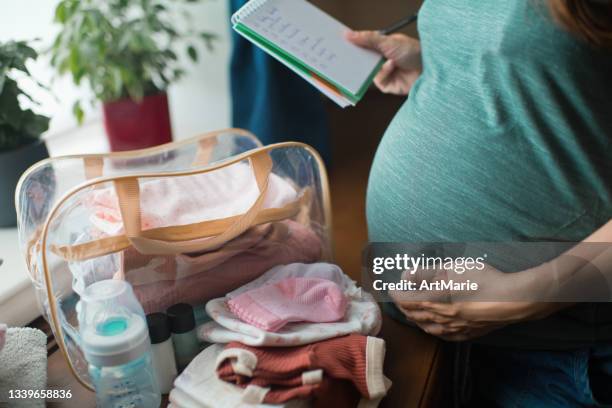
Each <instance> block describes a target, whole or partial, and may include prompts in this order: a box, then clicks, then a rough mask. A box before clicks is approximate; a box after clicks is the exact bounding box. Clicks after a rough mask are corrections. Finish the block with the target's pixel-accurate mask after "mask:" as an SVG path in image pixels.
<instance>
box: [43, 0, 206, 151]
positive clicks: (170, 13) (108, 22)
mask: <svg viewBox="0 0 612 408" xmlns="http://www.w3.org/2000/svg"><path fill="white" fill-rule="evenodd" d="M196 2H198V0H105V1H99V0H61V1H60V2H59V4H58V5H57V8H56V10H55V21H56V22H58V23H59V24H60V25H61V26H62V29H61V31H60V32H59V34H58V35H57V37H56V38H55V41H54V43H53V45H52V48H51V63H52V65H53V66H55V67H56V69H57V70H58V72H59V73H60V74H64V73H69V74H70V75H71V76H72V79H73V81H74V83H75V84H77V85H80V84H82V83H83V82H85V83H86V84H87V85H88V86H89V88H90V89H91V91H92V93H93V100H92V101H90V103H92V104H93V103H95V101H96V100H97V101H101V102H102V105H103V114H104V124H105V128H106V133H107V136H108V137H109V142H110V146H111V149H112V150H130V149H138V148H143V147H148V146H152V145H156V144H161V143H166V142H169V141H170V140H171V139H172V135H171V128H170V116H169V111H168V98H167V94H166V89H167V87H168V85H169V84H171V83H172V82H174V81H176V80H178V79H179V78H180V77H181V76H182V75H183V74H184V71H183V69H181V67H180V65H179V58H178V55H177V54H176V52H175V49H174V48H175V46H176V44H177V43H178V42H182V43H186V44H187V45H186V53H187V55H188V56H189V58H191V59H192V60H193V61H194V62H195V61H197V58H198V52H197V49H196V45H195V41H201V40H204V41H205V43H206V45H207V46H208V47H209V48H210V47H211V42H212V40H213V38H214V35H213V34H211V33H208V32H198V31H195V30H193V29H191V28H189V24H187V23H188V22H187V23H186V22H185V21H183V20H184V19H187V16H186V15H180V14H179V13H178V12H177V11H176V9H177V8H178V9H180V8H183V11H186V10H185V9H184V6H185V5H188V4H189V3H196ZM187 15H188V12H187ZM185 26H186V27H187V28H183V27H185ZM73 112H74V114H75V116H76V117H77V119H78V121H79V122H81V121H82V120H83V105H82V101H77V102H76V103H75V104H74V106H73Z"/></svg>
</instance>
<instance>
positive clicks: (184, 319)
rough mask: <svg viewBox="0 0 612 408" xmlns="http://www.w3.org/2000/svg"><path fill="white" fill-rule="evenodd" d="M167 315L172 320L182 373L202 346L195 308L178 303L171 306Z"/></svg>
mask: <svg viewBox="0 0 612 408" xmlns="http://www.w3.org/2000/svg"><path fill="white" fill-rule="evenodd" d="M166 313H167V314H168V318H169V319H170V330H171V331H172V343H173V344H174V355H175V356H176V365H177V367H178V369H179V372H180V371H183V369H184V368H185V367H187V366H188V365H189V363H190V362H191V360H193V358H194V357H195V356H197V355H198V353H199V352H200V344H199V342H198V337H197V336H196V331H195V317H194V314H193V307H191V305H188V304H186V303H178V304H176V305H174V306H170V307H169V308H168V310H167V311H166Z"/></svg>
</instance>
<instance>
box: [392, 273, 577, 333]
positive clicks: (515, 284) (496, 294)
mask: <svg viewBox="0 0 612 408" xmlns="http://www.w3.org/2000/svg"><path fill="white" fill-rule="evenodd" d="M430 272H431V271H430ZM538 272H539V271H538V270H537V268H536V269H533V270H527V271H524V272H518V273H503V272H500V271H498V270H497V269H495V268H493V267H491V266H489V265H485V269H484V270H482V271H479V272H478V274H477V276H471V277H470V276H468V275H469V273H465V274H463V275H458V274H456V273H454V272H453V271H447V270H441V271H436V273H435V275H434V276H430V278H429V279H428V281H429V282H435V281H442V280H447V281H448V280H449V279H452V280H453V281H454V282H457V283H462V282H466V281H467V280H468V279H470V280H471V281H475V282H477V283H478V285H479V289H478V291H476V292H474V293H470V292H468V291H461V292H450V291H448V290H428V291H418V292H409V291H395V292H390V295H391V297H392V298H393V300H394V302H395V304H396V305H397V306H398V308H399V309H400V311H401V312H402V313H403V314H404V315H405V316H406V318H408V319H409V320H411V321H413V322H414V323H415V324H416V325H418V326H419V327H420V328H421V329H422V330H423V331H425V332H427V333H429V334H431V335H434V336H437V337H440V338H442V339H444V340H448V341H465V340H471V339H473V338H476V337H480V336H483V335H485V334H487V333H489V332H491V331H493V330H495V329H499V328H501V327H504V326H506V325H509V324H512V323H517V322H521V321H527V320H536V319H541V318H544V317H546V316H548V315H550V314H552V313H554V312H555V311H557V310H559V309H561V308H563V307H565V306H569V304H567V303H545V302H538V301H537V299H542V297H540V296H548V295H549V293H545V292H547V289H546V285H547V283H546V281H545V280H543V279H541V277H540V276H539V275H540V274H539V273H538ZM418 275H419V274H417V275H416V276H418ZM420 275H422V273H421V274H420ZM430 275H431V274H430ZM496 299H499V301H497V300H496ZM513 299H520V300H514V301H513ZM523 299H525V300H523Z"/></svg>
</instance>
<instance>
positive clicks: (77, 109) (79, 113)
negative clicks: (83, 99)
mask: <svg viewBox="0 0 612 408" xmlns="http://www.w3.org/2000/svg"><path fill="white" fill-rule="evenodd" d="M72 114H73V115H74V117H75V118H76V120H77V123H78V124H79V125H80V124H82V123H83V118H84V117H85V112H83V108H81V103H80V102H79V101H76V102H75V103H74V104H73V105H72Z"/></svg>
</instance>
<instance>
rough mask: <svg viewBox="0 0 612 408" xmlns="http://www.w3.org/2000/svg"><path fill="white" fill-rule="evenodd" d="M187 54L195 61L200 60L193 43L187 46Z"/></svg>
mask: <svg viewBox="0 0 612 408" xmlns="http://www.w3.org/2000/svg"><path fill="white" fill-rule="evenodd" d="M187 55H189V58H191V60H192V61H193V62H198V52H197V51H196V49H195V47H194V46H193V45H190V46H188V47H187Z"/></svg>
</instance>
